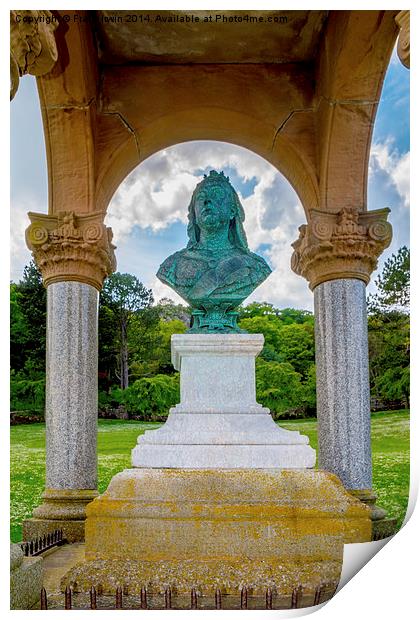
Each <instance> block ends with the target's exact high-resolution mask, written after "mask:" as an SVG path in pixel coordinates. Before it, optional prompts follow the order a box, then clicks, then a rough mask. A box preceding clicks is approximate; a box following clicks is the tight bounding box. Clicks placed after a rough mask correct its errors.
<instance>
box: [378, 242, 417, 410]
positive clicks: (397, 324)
mask: <svg viewBox="0 0 420 620" xmlns="http://www.w3.org/2000/svg"><path fill="white" fill-rule="evenodd" d="M375 284H376V286H377V289H378V292H377V293H376V294H375V295H370V296H369V298H368V311H369V316H368V327H369V332H368V333H369V368H370V383H371V391H372V396H373V397H374V398H377V399H379V400H380V401H381V402H382V401H385V403H386V401H393V400H397V401H405V403H406V405H407V406H409V391H410V370H409V369H410V317H409V310H410V251H409V249H408V248H407V247H406V246H403V247H401V248H400V249H399V250H398V252H397V253H396V254H393V255H392V256H391V258H389V259H388V260H387V261H386V262H385V265H384V268H383V270H382V273H381V274H380V275H379V276H378V277H377V279H376V280H375Z"/></svg>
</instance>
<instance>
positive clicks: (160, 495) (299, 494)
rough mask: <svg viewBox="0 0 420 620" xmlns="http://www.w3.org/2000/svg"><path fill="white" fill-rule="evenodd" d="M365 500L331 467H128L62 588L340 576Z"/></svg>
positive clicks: (205, 585) (228, 584) (229, 587)
mask: <svg viewBox="0 0 420 620" xmlns="http://www.w3.org/2000/svg"><path fill="white" fill-rule="evenodd" d="M370 539H371V519H370V511H369V508H368V507H367V506H365V505H364V504H362V503H361V502H360V501H359V500H357V499H356V498H354V497H353V496H352V495H350V494H349V493H347V491H346V490H345V489H344V487H343V485H342V484H341V482H340V481H339V480H338V478H337V477H336V476H334V475H332V474H330V473H327V472H324V471H313V470H305V469H302V470H280V469H277V470H276V469H271V470H270V469H267V470H261V469H242V470H240V469H231V470H227V469H219V470H217V469H211V470H192V469H182V470H181V469H127V470H125V471H123V472H121V473H119V474H117V475H116V476H115V477H114V478H113V479H112V481H111V483H110V485H109V487H108V489H107V491H106V492H105V493H104V494H103V495H102V496H101V497H98V498H97V499H95V500H94V501H93V502H92V503H91V504H89V505H88V507H87V520H86V554H85V558H86V562H85V563H84V564H82V565H79V566H78V567H75V568H74V569H72V570H71V571H70V572H69V573H68V574H67V575H66V576H65V578H64V579H63V582H62V585H63V587H65V585H66V584H71V585H72V586H73V587H75V589H76V590H78V589H79V590H80V589H81V590H88V589H89V588H90V587H91V586H92V585H96V586H97V585H98V584H101V585H102V586H103V588H104V591H106V590H107V589H108V590H109V592H115V586H116V584H117V585H121V586H123V585H124V586H126V587H127V588H128V590H129V591H132V592H134V591H137V590H138V589H139V588H141V587H147V588H149V590H150V591H160V589H161V588H162V587H163V588H164V587H166V586H171V588H173V589H174V590H175V591H178V592H185V593H187V592H189V591H190V590H191V588H192V587H195V588H197V589H198V590H199V591H201V592H203V593H206V592H207V593H210V592H214V589H215V588H221V589H222V590H223V592H224V593H226V594H229V593H232V594H233V593H237V592H238V588H239V589H240V588H241V587H242V586H244V585H245V586H247V587H249V588H252V589H253V590H254V591H255V593H258V591H261V593H262V592H265V589H266V588H267V587H272V588H274V589H275V590H276V591H278V592H279V593H284V594H287V593H288V592H289V591H290V593H291V592H292V590H293V588H295V587H296V586H298V585H302V586H304V587H305V588H307V589H308V588H309V589H311V588H313V589H315V588H316V587H318V586H319V585H320V584H322V583H332V582H338V580H339V578H340V573H341V564H342V557H343V545H344V543H351V542H365V541H368V540H370Z"/></svg>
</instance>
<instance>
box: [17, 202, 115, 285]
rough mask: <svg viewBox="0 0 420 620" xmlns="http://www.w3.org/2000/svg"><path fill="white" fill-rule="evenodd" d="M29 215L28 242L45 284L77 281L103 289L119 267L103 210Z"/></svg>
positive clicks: (110, 231)
mask: <svg viewBox="0 0 420 620" xmlns="http://www.w3.org/2000/svg"><path fill="white" fill-rule="evenodd" d="M28 216H29V218H30V220H31V225H30V226H28V228H27V229H26V244H27V246H28V248H29V249H30V250H31V251H32V253H33V256H34V260H35V262H36V264H37V265H38V267H39V269H40V271H41V273H42V277H43V280H44V285H45V286H48V285H49V284H51V283H53V282H63V281H66V280H74V281H76V282H85V283H86V284H90V285H91V286H94V287H95V288H96V289H98V290H99V291H100V290H101V288H102V285H103V282H104V279H105V278H106V277H107V276H108V275H110V274H111V273H112V272H113V271H115V269H116V260H115V254H114V250H115V246H114V245H113V244H112V230H111V228H108V227H106V226H105V224H104V223H103V220H104V213H103V212H102V211H98V212H96V213H89V214H86V215H80V214H75V213H74V212H73V211H61V212H59V213H57V214H56V215H44V214H42V213H28Z"/></svg>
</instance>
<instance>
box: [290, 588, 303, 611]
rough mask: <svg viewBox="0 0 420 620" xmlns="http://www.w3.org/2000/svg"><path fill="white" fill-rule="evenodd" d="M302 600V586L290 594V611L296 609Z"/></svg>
mask: <svg viewBox="0 0 420 620" xmlns="http://www.w3.org/2000/svg"><path fill="white" fill-rule="evenodd" d="M301 598H302V586H297V587H296V588H294V590H293V592H292V602H291V609H297V608H298V607H299V605H300V601H301Z"/></svg>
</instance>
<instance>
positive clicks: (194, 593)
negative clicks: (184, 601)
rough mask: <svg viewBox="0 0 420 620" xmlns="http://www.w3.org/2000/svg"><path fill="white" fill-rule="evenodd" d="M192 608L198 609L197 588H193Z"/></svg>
mask: <svg viewBox="0 0 420 620" xmlns="http://www.w3.org/2000/svg"><path fill="white" fill-rule="evenodd" d="M191 609H197V592H196V590H195V588H192V590H191Z"/></svg>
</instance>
